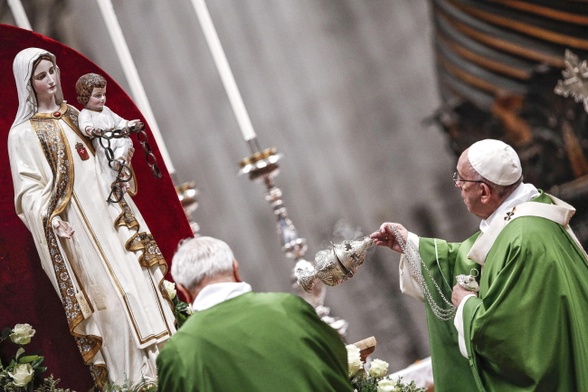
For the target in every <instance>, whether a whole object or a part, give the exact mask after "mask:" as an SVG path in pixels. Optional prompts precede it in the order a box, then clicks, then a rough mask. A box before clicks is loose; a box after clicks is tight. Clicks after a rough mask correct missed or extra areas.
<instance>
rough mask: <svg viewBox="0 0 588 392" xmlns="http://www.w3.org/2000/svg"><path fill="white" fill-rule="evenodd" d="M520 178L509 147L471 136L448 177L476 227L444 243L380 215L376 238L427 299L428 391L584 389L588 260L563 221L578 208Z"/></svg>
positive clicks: (587, 377) (406, 287)
mask: <svg viewBox="0 0 588 392" xmlns="http://www.w3.org/2000/svg"><path fill="white" fill-rule="evenodd" d="M522 179H523V178H522V170H521V164H520V160H519V157H518V156H517V154H516V152H515V151H514V150H513V149H512V148H511V147H510V146H509V145H507V144H505V143H503V142H501V141H498V140H492V139H486V140H482V141H479V142H476V143H474V144H473V145H471V146H470V147H469V148H468V149H466V150H465V151H464V152H463V153H462V155H461V156H460V158H459V160H458V163H457V171H456V173H455V174H454V178H453V180H454V182H455V186H456V187H457V188H459V189H460V191H461V196H462V198H463V200H464V203H465V205H466V207H467V209H468V211H469V212H470V213H472V214H474V215H476V216H477V217H479V218H480V219H481V223H480V230H479V231H478V232H477V233H475V234H474V235H473V236H472V237H470V238H468V239H466V240H465V241H463V242H461V243H450V242H447V241H443V240H440V239H431V238H419V237H417V236H416V235H415V234H413V233H409V232H408V231H407V230H406V229H405V228H404V227H403V226H402V225H400V224H397V223H384V224H382V226H381V227H380V230H379V231H377V232H375V233H373V234H372V238H373V239H374V242H375V243H376V244H377V245H381V246H388V247H390V248H391V249H393V250H396V251H398V252H401V253H403V256H402V257H401V261H400V270H401V288H402V290H403V292H405V293H408V294H410V295H413V296H415V297H417V298H421V299H425V300H427V306H426V309H427V310H426V311H427V321H428V328H429V337H430V346H431V357H432V362H433V377H434V382H435V392H443V391H452V392H454V391H464V392H469V391H498V392H508V391H537V392H543V391H549V392H555V391H561V392H563V391H566V392H572V391H588V312H587V311H586V308H587V306H588V257H587V255H586V252H585V251H584V249H583V248H582V246H581V245H580V244H579V243H578V240H577V238H576V236H575V235H574V233H573V232H572V230H571V229H570V227H569V221H570V219H571V217H572V215H573V214H574V212H575V209H574V208H573V207H571V206H570V205H568V204H566V203H565V202H563V201H561V200H559V199H557V198H555V197H553V196H551V195H549V194H546V193H544V192H543V191H541V190H538V189H537V188H535V187H534V186H533V185H531V184H526V183H523V182H522ZM408 267H411V268H412V269H409V268H408ZM458 276H462V277H463V276H465V277H467V278H469V279H470V280H473V281H474V284H473V285H468V284H466V283H464V284H463V285H462V284H460V283H459V281H458V280H457V277H458ZM475 283H478V284H475ZM475 286H477V287H475ZM448 305H449V306H448ZM452 305H453V306H452Z"/></svg>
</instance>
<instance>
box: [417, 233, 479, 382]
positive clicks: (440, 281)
mask: <svg viewBox="0 0 588 392" xmlns="http://www.w3.org/2000/svg"><path fill="white" fill-rule="evenodd" d="M477 236H478V234H476V235H474V236H473V237H471V238H469V239H468V240H466V241H464V242H463V243H450V242H446V241H443V240H439V239H431V238H421V239H420V241H419V252H420V256H421V258H422V260H423V263H424V265H423V266H422V268H421V270H422V274H423V277H424V279H425V282H426V284H427V287H428V290H429V292H430V293H431V297H432V299H433V301H434V302H435V303H436V304H437V305H438V306H439V307H441V308H443V309H448V308H449V307H450V306H452V305H450V304H451V293H452V291H453V286H454V285H455V284H456V280H455V276H456V275H459V274H466V275H469V274H472V273H473V274H475V272H472V270H479V268H480V266H479V265H478V264H476V263H475V262H474V261H472V260H469V259H468V258H467V253H468V252H469V250H470V248H471V246H472V244H473V243H474V241H475V239H476V238H477ZM439 291H440V292H441V293H442V294H443V297H442V296H441V294H440V293H439ZM445 301H448V302H449V303H447V302H445ZM425 307H426V313H427V327H428V330H429V343H430V344H429V345H430V349H431V361H432V366H433V379H434V383H435V392H461V391H464V392H469V391H477V390H478V389H477V385H476V382H475V379H474V377H473V374H472V371H471V368H470V364H469V362H468V360H467V359H466V358H464V357H463V356H462V355H461V353H460V352H459V346H458V341H457V338H458V334H457V331H456V329H455V327H454V326H453V318H451V319H450V320H441V319H440V318H438V317H437V316H436V315H435V314H434V312H433V311H432V309H431V307H430V305H429V304H428V303H427V302H425Z"/></svg>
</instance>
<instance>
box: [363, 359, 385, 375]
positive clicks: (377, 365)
mask: <svg viewBox="0 0 588 392" xmlns="http://www.w3.org/2000/svg"><path fill="white" fill-rule="evenodd" d="M386 373H388V362H386V361H382V360H381V359H374V360H373V361H372V362H371V363H370V370H369V371H368V374H369V375H370V376H372V377H384V376H385V375H386Z"/></svg>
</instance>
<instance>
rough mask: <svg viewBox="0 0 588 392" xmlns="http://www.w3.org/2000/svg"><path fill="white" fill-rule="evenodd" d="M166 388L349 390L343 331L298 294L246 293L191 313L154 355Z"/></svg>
mask: <svg viewBox="0 0 588 392" xmlns="http://www.w3.org/2000/svg"><path fill="white" fill-rule="evenodd" d="M157 366H158V377H159V390H160V391H162V392H174V391H176V392H190V391H200V392H229V391H231V392H233V391H235V392H236V391H243V392H256V391H268V392H270V391H271V392H276V391H280V392H289V391H292V392H310V391H321V392H329V391H332V392H347V391H349V392H351V391H352V387H351V384H350V382H349V379H348V376H347V351H346V349H345V345H344V343H343V341H342V340H341V338H340V337H339V334H338V333H337V332H336V331H335V330H334V329H333V328H332V327H330V326H329V325H328V324H326V323H325V322H323V321H322V320H321V319H320V318H319V317H318V315H317V314H316V311H315V310H314V309H313V308H312V307H311V306H310V305H309V304H308V303H306V302H305V301H304V300H303V299H301V298H300V297H298V296H294V295H291V294H285V293H253V292H250V293H246V294H242V295H240V296H238V297H236V298H233V299H230V300H227V301H224V302H222V303H220V304H218V305H215V306H213V307H212V308H209V309H206V310H203V311H200V312H196V313H194V314H192V315H191V316H190V317H189V318H188V320H187V321H186V323H185V324H184V325H183V326H182V328H180V329H179V330H178V332H177V333H176V334H175V335H174V336H173V337H172V338H171V339H170V340H169V341H168V342H167V344H166V346H165V347H164V348H163V350H162V351H161V353H160V354H159V356H158V359H157Z"/></svg>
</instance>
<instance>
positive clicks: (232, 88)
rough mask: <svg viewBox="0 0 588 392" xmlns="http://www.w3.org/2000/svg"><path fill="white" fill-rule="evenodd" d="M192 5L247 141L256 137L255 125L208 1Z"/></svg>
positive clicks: (197, 1)
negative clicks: (213, 20) (246, 106)
mask: <svg viewBox="0 0 588 392" xmlns="http://www.w3.org/2000/svg"><path fill="white" fill-rule="evenodd" d="M192 5H193V7H194V11H196V15H197V16H198V20H199V21H200V25H201V26H202V31H204V36H205V38H206V42H207V43H208V47H209V48H210V52H211V53H212V57H213V59H214V62H215V64H216V68H217V69H218V72H219V74H220V77H221V80H222V82H223V85H224V86H225V90H226V91H227V95H228V96H229V101H230V102H231V106H232V108H233V112H234V113H235V117H236V118H237V123H238V124H239V128H240V129H241V133H242V134H243V138H244V139H245V141H249V140H252V139H255V137H256V135H255V131H254V130H253V126H252V125H251V120H250V119H249V114H248V113H247V110H246V109H245V105H244V104H243V99H242V98H241V94H240V93H239V89H238V88H237V83H235V78H234V77H233V73H232V72H231V68H230V67H229V62H228V61H227V57H226V56H225V52H224V50H223V47H222V45H221V43H220V40H219V38H218V34H217V33H216V30H215V28H214V24H213V23H212V19H211V18H210V13H209V12H208V8H207V7H206V3H205V1H204V0H192Z"/></svg>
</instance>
